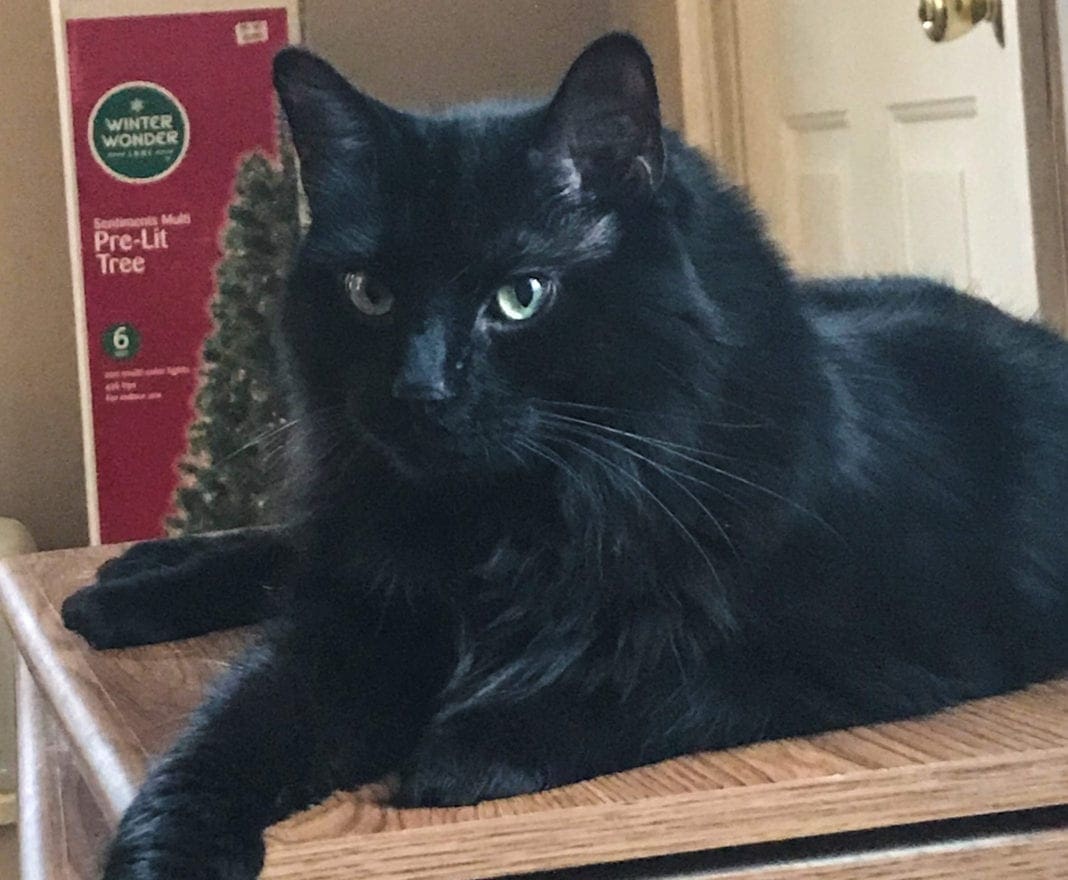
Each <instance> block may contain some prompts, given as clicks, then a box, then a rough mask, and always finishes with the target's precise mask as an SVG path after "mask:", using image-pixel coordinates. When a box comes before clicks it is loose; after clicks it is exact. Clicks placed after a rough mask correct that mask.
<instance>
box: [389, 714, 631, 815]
mask: <svg viewBox="0 0 1068 880" xmlns="http://www.w3.org/2000/svg"><path fill="white" fill-rule="evenodd" d="M625 736H626V722H625V721H624V720H623V719H622V718H620V717H619V716H618V713H617V712H616V711H615V710H608V711H606V710H605V708H604V707H603V706H598V705H594V704H593V703H592V702H588V701H584V700H582V699H581V698H580V697H578V696H577V695H573V694H566V693H559V694H554V695H552V696H549V695H545V694H543V695H541V696H540V697H539V698H537V699H536V700H534V701H526V702H524V703H519V704H511V705H509V704H507V703H502V704H493V705H488V706H485V707H483V708H477V709H472V710H468V711H465V712H463V713H462V714H458V715H456V716H452V717H449V718H446V719H442V718H441V717H440V716H439V717H438V718H435V719H434V720H433V721H432V722H431V723H430V724H428V725H427V728H426V730H425V731H424V736H423V738H422V740H421V741H420V742H419V744H418V746H417V747H416V749H415V751H414V752H413V753H412V756H411V758H410V759H409V761H408V762H407V763H406V764H405V765H404V766H403V767H402V769H401V774H400V786H399V788H398V790H397V792H396V794H395V795H394V798H393V802H394V803H395V804H396V805H397V806H402V807H427V806H460V805H464V804H473V803H476V802H478V801H482V800H489V799H492V798H502V797H511V796H513V795H519V794H529V793H531V792H535V791H542V790H543V789H546V788H553V787H555V786H558V785H566V784H568V783H571V782H577V781H579V780H581V779H589V778H590V777H592V776H598V775H600V774H603V773H610V772H613V771H615V770H620V769H624V768H626V767H630V766H634V765H635V764H638V763H640V759H639V758H638V755H637V750H635V749H633V748H630V747H628V745H627V743H626V742H625V741H624V737H625Z"/></svg>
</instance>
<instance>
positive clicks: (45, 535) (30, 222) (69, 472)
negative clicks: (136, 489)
mask: <svg viewBox="0 0 1068 880" xmlns="http://www.w3.org/2000/svg"><path fill="white" fill-rule="evenodd" d="M0 18H2V22H3V23H2V25H0V71H2V74H3V75H2V76H0V119H2V120H3V122H0V516H12V517H16V518H18V519H21V520H22V521H23V522H25V523H26V525H27V526H29V528H30V530H31V531H32V532H33V534H34V536H35V537H36V539H37V542H38V544H39V545H40V546H41V547H46V548H47V547H66V546H72V545H76V544H83V543H85V540H86V537H87V531H86V522H85V492H84V488H83V486H84V478H83V473H82V459H81V428H80V422H79V415H78V378H77V375H76V372H75V369H76V368H75V357H74V314H73V307H72V305H71V293H70V271H69V258H68V254H67V235H66V215H65V214H64V208H63V169H62V160H61V158H60V147H59V137H58V130H59V118H58V115H57V114H58V111H57V108H56V85H55V80H56V75H55V70H54V68H53V62H52V36H51V26H50V24H49V19H48V4H47V3H46V2H45V0H3V14H2V16H0Z"/></svg>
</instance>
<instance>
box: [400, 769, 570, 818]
mask: <svg viewBox="0 0 1068 880" xmlns="http://www.w3.org/2000/svg"><path fill="white" fill-rule="evenodd" d="M549 784H550V783H549V780H548V777H547V775H546V774H545V773H541V772H539V771H536V770H531V769H528V768H521V767H516V766H513V765H511V764H507V763H504V762H501V761H492V760H491V761H480V760H477V759H474V758H472V759H470V760H463V759H461V760H455V759H450V760H438V761H429V762H426V763H423V764H421V765H416V766H415V767H412V768H411V769H410V770H409V771H408V772H406V773H404V774H403V775H402V776H401V778H400V784H399V785H398V787H397V790H396V792H395V793H394V795H393V797H392V798H391V800H392V803H393V804H394V806H398V807H461V806H467V805H469V804H476V803H478V802H479V801H488V800H494V799H495V798H504V797H513V796H514V795H520V794H529V793H531V792H534V791H541V790H542V789H544V788H547V787H548V786H549Z"/></svg>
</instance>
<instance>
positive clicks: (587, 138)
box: [539, 33, 664, 191]
mask: <svg viewBox="0 0 1068 880" xmlns="http://www.w3.org/2000/svg"><path fill="white" fill-rule="evenodd" d="M539 152H541V153H542V154H543V155H545V156H546V157H547V158H549V160H550V161H553V162H556V163H558V164H562V165H564V167H565V169H566V171H567V172H568V174H569V175H570V176H571V178H572V183H573V185H574V184H578V185H581V186H582V187H583V188H584V189H592V190H594V191H598V190H601V191H604V190H617V189H619V188H620V187H621V186H631V187H637V188H644V189H646V190H653V189H655V188H656V187H657V186H659V184H660V182H661V180H662V179H663V176H664V142H663V136H662V130H661V124H660V101H659V98H658V96H657V90H656V79H655V77H654V76H653V63H652V61H651V60H650V58H649V55H648V53H647V52H646V51H645V47H644V46H642V44H641V42H639V41H638V40H637V39H636V38H635V37H633V36H631V35H630V34H624V33H615V34H608V35H607V36H604V37H601V38H600V39H598V40H596V41H594V42H593V43H591V44H590V45H589V46H588V47H587V48H586V50H585V51H584V52H583V53H582V54H581V55H580V56H579V57H578V59H577V60H576V61H575V63H574V64H572V65H571V69H570V70H569V71H568V72H567V75H566V76H565V77H564V81H563V83H562V84H561V85H560V88H559V90H558V91H557V93H556V96H555V97H554V98H553V100H552V102H551V103H550V104H549V108H548V111H547V115H546V119H545V124H544V129H543V131H542V133H541V141H540V144H539ZM575 173H577V175H578V178H577V179H576V178H575Z"/></svg>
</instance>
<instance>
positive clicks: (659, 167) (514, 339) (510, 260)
mask: <svg viewBox="0 0 1068 880" xmlns="http://www.w3.org/2000/svg"><path fill="white" fill-rule="evenodd" d="M275 83H276V87H277V89H278V93H279V95H280V97H281V101H282V104H283V107H284V109H285V115H286V118H287V120H288V122H289V126H290V129H291V131H292V137H293V141H294V144H295V146H296V149H297V153H298V155H299V157H300V162H301V173H302V179H303V183H304V187H305V191H306V194H307V199H308V205H309V209H310V214H311V224H310V228H309V230H308V232H307V236H306V240H305V242H304V245H303V247H302V250H301V253H300V256H299V258H298V262H297V266H296V269H295V272H294V276H293V280H292V284H291V290H290V292H289V294H288V297H287V301H286V303H285V306H284V308H283V346H284V350H285V355H286V358H287V360H288V362H289V366H290V372H292V373H293V375H294V377H295V380H296V385H297V392H298V397H299V399H300V404H301V406H302V408H303V410H304V412H305V417H306V418H311V419H313V420H318V423H319V424H321V425H323V426H324V430H326V427H325V426H329V429H328V430H329V431H330V432H332V433H333V434H334V435H335V436H334V437H333V439H332V441H331V442H335V443H336V444H337V445H339V446H344V445H345V444H346V443H350V442H351V443H352V444H358V445H361V446H363V447H366V448H369V449H371V450H372V451H373V452H374V453H376V454H378V455H379V456H381V457H382V458H384V459H385V460H386V461H388V462H389V464H390V465H391V466H392V468H393V469H394V470H395V472H396V473H398V474H400V475H401V476H403V477H408V478H417V477H419V476H421V475H426V474H447V473H451V474H464V473H467V474H470V473H497V472H504V471H509V470H511V469H515V468H523V467H530V466H534V465H537V464H544V463H546V462H547V461H554V460H555V461H559V460H560V459H566V458H568V457H572V456H573V455H574V454H577V453H575V452H574V449H573V447H572V444H574V443H575V442H577V441H578V440H579V439H580V438H579V434H580V433H581V430H582V428H581V426H580V425H579V424H578V423H577V422H568V421H567V420H566V419H565V418H561V416H565V417H568V418H587V419H593V420H598V418H597V416H598V415H601V414H604V413H610V412H616V413H626V412H631V413H640V412H644V413H649V414H651V415H652V416H654V417H660V416H664V415H665V414H670V413H671V412H672V409H673V408H681V409H685V410H686V411H687V412H691V411H693V410H694V408H695V407H697V408H700V407H699V405H698V404H697V403H696V402H695V400H694V394H695V391H694V387H695V383H696V384H701V382H702V380H703V378H705V377H703V376H702V375H701V370H703V369H705V368H706V364H705V362H706V360H707V359H708V357H709V353H710V351H711V349H712V348H714V347H715V340H716V337H717V335H721V334H722V332H723V322H722V320H721V318H722V315H721V312H720V308H719V306H718V305H717V303H715V302H714V301H712V300H711V299H710V298H709V297H708V296H706V295H705V293H704V292H703V291H702V289H701V285H700V283H699V282H698V280H697V272H696V270H695V266H694V262H693V261H692V260H691V256H690V254H689V253H688V250H687V247H686V245H685V243H684V242H683V238H684V232H683V230H681V229H680V223H683V222H684V221H683V219H682V218H684V217H685V216H686V215H687V213H688V212H689V213H693V212H694V211H695V210H696V209H695V208H694V207H693V206H692V205H691V204H690V202H692V201H693V200H694V196H693V195H692V193H690V192H689V191H688V189H687V187H686V186H684V185H683V184H681V183H680V182H679V181H678V179H677V174H678V169H673V168H672V167H671V159H672V155H669V152H670V151H667V150H665V137H673V136H669V135H666V134H665V132H664V130H663V129H662V127H661V122H660V112H659V104H658V98H657V88H656V83H655V80H654V77H653V69H652V64H651V62H650V60H649V57H648V55H647V54H646V52H645V50H644V49H643V48H642V46H641V44H640V43H639V42H638V41H637V40H635V39H634V38H633V37H630V36H627V35H622V34H613V35H609V36H607V37H604V38H602V39H600V40H598V41H596V42H595V43H593V44H592V45H591V46H590V47H589V48H587V49H586V50H585V52H583V53H582V55H581V56H580V57H579V58H578V60H577V61H575V63H574V64H573V65H572V67H571V69H570V70H569V71H568V73H567V75H566V76H565V78H564V80H563V82H562V84H561V86H560V88H559V90H558V91H557V93H556V95H555V96H554V97H553V98H552V99H551V100H550V101H549V102H547V103H545V104H539V105H527V106H516V105H510V106H509V105H501V104H496V105H480V106H476V107H467V108H459V109H456V110H454V111H451V112H449V113H446V114H441V115H436V116H417V115H413V114H409V113H404V112H401V111H398V110H395V109H393V108H390V107H387V106H385V105H383V104H382V103H380V102H378V101H376V100H374V99H373V98H371V97H369V96H367V95H364V94H362V93H361V92H359V91H357V90H356V89H355V88H353V86H352V85H350V84H349V83H348V82H347V81H346V80H345V79H344V78H343V77H342V76H341V75H340V74H338V73H337V72H336V71H335V70H333V69H332V68H331V67H330V66H329V65H328V64H326V63H325V62H324V61H322V60H320V59H318V58H316V57H315V56H314V55H311V54H309V53H307V52H305V51H303V50H300V49H290V50H286V51H283V52H282V53H281V54H280V55H279V56H278V58H277V61H276V64H275ZM676 144H677V142H676ZM679 151H683V148H682V147H681V145H676V148H675V154H676V158H677V157H678V156H679V155H683V153H680V152H679ZM683 152H685V151H683ZM685 157H688V158H685ZM685 157H684V158H685V161H687V162H691V163H692V162H694V161H697V160H694V159H693V157H692V156H690V155H689V154H688V153H685ZM692 173H693V172H692V169H691V174H692ZM701 173H704V174H705V175H706V177H707V172H698V173H697V178H700V177H701ZM695 179H696V178H695ZM702 182H703V184H704V185H708V186H711V183H710V182H709V180H707V179H706V180H703V181H702ZM720 221H721V222H723V224H724V225H725V227H726V226H729V225H730V222H731V219H730V218H729V217H728V218H727V219H726V220H724V219H723V218H720ZM710 222H711V221H710ZM728 250H729V247H728ZM727 268H728V269H730V267H729V266H728V267H727ZM731 271H733V270H731ZM708 378H709V381H708V382H707V383H705V384H704V386H703V387H704V392H708V391H710V390H713V389H714V385H715V379H714V377H708Z"/></svg>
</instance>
